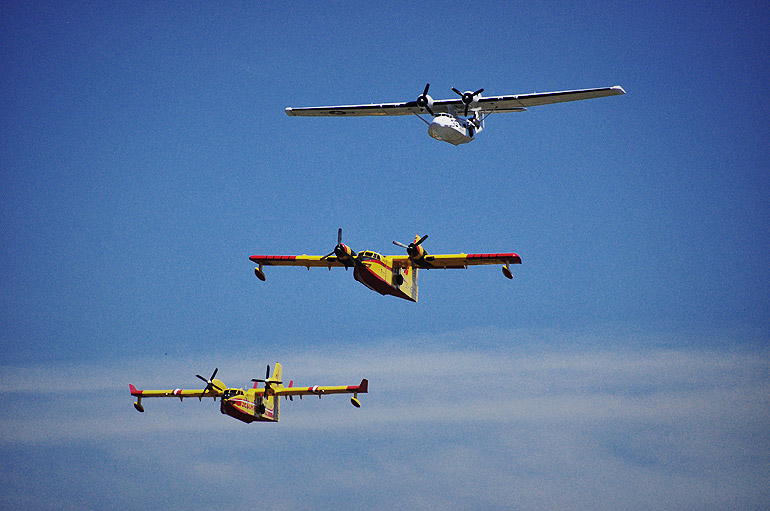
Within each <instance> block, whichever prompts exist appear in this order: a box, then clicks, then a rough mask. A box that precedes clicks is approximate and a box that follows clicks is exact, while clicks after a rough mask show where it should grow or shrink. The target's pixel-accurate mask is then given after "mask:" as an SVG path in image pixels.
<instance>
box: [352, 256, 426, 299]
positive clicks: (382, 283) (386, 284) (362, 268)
mask: <svg viewBox="0 0 770 511" xmlns="http://www.w3.org/2000/svg"><path fill="white" fill-rule="evenodd" d="M373 266H374V265H372V266H367V265H364V264H360V265H357V266H356V268H355V270H353V278H355V279H356V280H357V281H359V282H360V283H361V284H363V285H365V286H366V287H368V288H369V289H371V290H372V291H376V292H378V293H380V294H381V295H391V296H395V297H397V298H403V299H404V300H409V301H410V302H416V301H417V300H416V299H414V298H412V297H411V296H409V295H408V294H406V293H404V292H403V291H401V290H400V289H399V288H398V287H393V284H392V282H391V280H392V279H388V278H387V273H384V272H378V271H376V270H377V269H378V268H376V267H373ZM383 267H384V265H383ZM387 270H388V272H390V273H391V274H392V270H390V269H387ZM380 273H383V274H382V275H381V274H380Z"/></svg>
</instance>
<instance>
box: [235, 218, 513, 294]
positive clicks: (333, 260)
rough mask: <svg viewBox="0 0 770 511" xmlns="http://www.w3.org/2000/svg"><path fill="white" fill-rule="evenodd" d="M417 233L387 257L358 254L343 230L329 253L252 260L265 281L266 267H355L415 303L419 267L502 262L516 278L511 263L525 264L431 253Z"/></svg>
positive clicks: (364, 279) (381, 289)
mask: <svg viewBox="0 0 770 511" xmlns="http://www.w3.org/2000/svg"><path fill="white" fill-rule="evenodd" d="M427 237H428V235H427V234H426V235H425V236H423V237H420V236H419V235H418V236H415V237H414V241H413V242H412V243H410V244H409V245H406V244H404V243H400V242H398V241H394V242H393V244H394V245H398V246H399V247H403V248H405V249H406V255H402V256H398V255H393V256H383V255H380V254H378V253H377V252H372V251H371V250H365V251H363V252H358V253H356V252H355V251H353V249H351V248H350V247H348V246H347V245H345V244H344V243H342V229H339V231H337V246H335V247H334V250H333V251H331V252H330V253H328V254H326V255H325V256H309V255H304V254H303V255H253V256H251V257H249V259H250V260H251V261H252V262H254V263H256V264H257V265H258V266H257V267H256V268H254V274H255V275H256V276H257V278H259V280H262V281H264V280H265V273H264V270H263V267H264V266H304V267H307V269H310V267H311V266H312V267H321V268H329V269H330V270H331V268H332V266H340V267H344V268H345V269H346V270H347V269H348V268H351V267H352V268H353V278H355V279H356V280H357V281H359V282H360V283H361V284H363V285H365V286H366V287H368V288H369V289H371V290H372V291H377V292H378V293H380V294H381V295H392V296H395V297H397V298H403V299H404V300H410V301H412V302H416V301H417V272H418V270H419V269H421V268H422V269H426V270H429V269H452V268H455V269H465V268H467V267H468V266H471V265H477V264H502V265H503V275H505V276H506V277H507V278H509V279H512V278H513V274H512V273H511V268H510V265H511V264H521V257H519V255H518V254H514V253H507V254H436V255H432V254H428V253H427V252H426V251H425V249H424V248H422V246H421V245H422V242H423V241H425V240H426V239H427Z"/></svg>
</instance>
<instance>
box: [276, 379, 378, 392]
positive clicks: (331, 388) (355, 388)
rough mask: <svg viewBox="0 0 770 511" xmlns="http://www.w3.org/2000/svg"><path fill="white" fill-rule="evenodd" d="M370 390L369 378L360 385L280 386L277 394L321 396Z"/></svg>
mask: <svg viewBox="0 0 770 511" xmlns="http://www.w3.org/2000/svg"><path fill="white" fill-rule="evenodd" d="M367 392H369V380H367V379H365V378H364V379H363V380H361V383H360V384H358V385H341V386H320V385H316V386H313V387H278V388H277V389H275V395H277V396H319V395H325V394H357V393H362V394H365V393H367Z"/></svg>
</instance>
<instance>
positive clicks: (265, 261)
mask: <svg viewBox="0 0 770 511" xmlns="http://www.w3.org/2000/svg"><path fill="white" fill-rule="evenodd" d="M249 259H250V260H251V262H253V263H256V264H259V265H265V266H305V267H306V268H310V267H311V266H312V267H314V268H315V267H318V268H331V267H332V266H339V267H344V266H345V265H344V264H343V263H341V262H339V260H338V259H337V257H336V256H333V255H332V256H329V257H325V256H309V255H305V254H302V255H253V256H251V257H249Z"/></svg>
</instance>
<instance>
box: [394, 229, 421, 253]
mask: <svg viewBox="0 0 770 511" xmlns="http://www.w3.org/2000/svg"><path fill="white" fill-rule="evenodd" d="M426 239H428V235H427V234H426V235H425V236H423V237H422V238H420V239H419V240H417V241H413V242H412V243H410V244H408V245H404V244H403V243H401V242H400V241H394V242H393V244H394V245H397V246H399V247H402V248H405V249H406V253H407V255H409V257H410V258H411V259H415V258H417V257H419V255H420V249H419V248H418V247H419V246H420V243H422V242H423V241H425V240H426Z"/></svg>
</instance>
